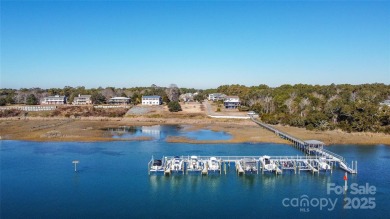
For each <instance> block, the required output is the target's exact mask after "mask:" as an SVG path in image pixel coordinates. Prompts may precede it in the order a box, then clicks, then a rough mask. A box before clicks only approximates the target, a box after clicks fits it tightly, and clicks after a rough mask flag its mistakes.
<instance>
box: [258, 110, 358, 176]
mask: <svg viewBox="0 0 390 219" xmlns="http://www.w3.org/2000/svg"><path fill="white" fill-rule="evenodd" d="M251 120H252V121H253V122H255V123H256V124H258V125H259V126H261V127H263V128H265V129H267V130H268V131H271V132H273V133H275V134H276V135H277V136H279V137H280V138H283V139H286V140H288V141H290V142H291V143H292V146H293V147H295V148H297V149H299V150H301V151H303V152H304V153H305V154H306V155H314V156H319V157H324V158H326V159H327V160H331V161H332V162H333V163H337V164H338V165H339V167H340V168H341V169H343V170H345V171H346V172H349V173H352V174H357V161H355V162H352V166H351V167H350V166H349V165H348V164H347V162H346V161H345V159H344V157H342V156H340V155H338V154H335V153H333V152H331V151H328V150H326V149H324V145H325V144H324V143H323V142H321V141H317V140H307V141H303V140H301V139H299V138H296V137H294V136H292V135H289V134H287V133H285V132H282V131H280V130H278V129H276V128H274V127H272V126H270V125H268V124H265V123H263V122H260V121H258V120H256V119H255V118H253V117H251Z"/></svg>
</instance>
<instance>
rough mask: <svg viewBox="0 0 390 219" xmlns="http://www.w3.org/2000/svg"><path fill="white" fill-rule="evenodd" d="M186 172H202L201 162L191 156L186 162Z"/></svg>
mask: <svg viewBox="0 0 390 219" xmlns="http://www.w3.org/2000/svg"><path fill="white" fill-rule="evenodd" d="M187 169H188V171H202V169H203V162H202V161H200V160H199V159H198V157H197V156H191V158H190V159H189V161H188V167H187Z"/></svg>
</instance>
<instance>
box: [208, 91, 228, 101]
mask: <svg viewBox="0 0 390 219" xmlns="http://www.w3.org/2000/svg"><path fill="white" fill-rule="evenodd" d="M225 98H226V95H225V94H221V93H214V94H209V97H208V100H211V101H218V100H224V99H225Z"/></svg>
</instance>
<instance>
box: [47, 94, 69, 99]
mask: <svg viewBox="0 0 390 219" xmlns="http://www.w3.org/2000/svg"><path fill="white" fill-rule="evenodd" d="M45 98H62V99H64V98H65V96H59V95H55V96H47V97H45Z"/></svg>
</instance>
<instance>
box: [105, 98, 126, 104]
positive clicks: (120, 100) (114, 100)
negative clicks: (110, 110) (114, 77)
mask: <svg viewBox="0 0 390 219" xmlns="http://www.w3.org/2000/svg"><path fill="white" fill-rule="evenodd" d="M108 103H109V104H115V105H125V104H129V103H130V98H128V97H113V98H110V99H109V100H108Z"/></svg>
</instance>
